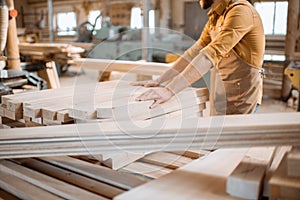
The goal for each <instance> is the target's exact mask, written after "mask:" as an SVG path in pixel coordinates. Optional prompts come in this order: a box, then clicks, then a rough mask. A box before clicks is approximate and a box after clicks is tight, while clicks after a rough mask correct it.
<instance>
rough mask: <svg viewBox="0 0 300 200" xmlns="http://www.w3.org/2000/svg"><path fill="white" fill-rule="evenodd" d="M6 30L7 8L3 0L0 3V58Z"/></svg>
mask: <svg viewBox="0 0 300 200" xmlns="http://www.w3.org/2000/svg"><path fill="white" fill-rule="evenodd" d="M7 29H8V8H7V5H6V1H5V0H1V1H0V51H1V52H0V56H1V55H2V52H3V51H4V49H5V46H6V41H7Z"/></svg>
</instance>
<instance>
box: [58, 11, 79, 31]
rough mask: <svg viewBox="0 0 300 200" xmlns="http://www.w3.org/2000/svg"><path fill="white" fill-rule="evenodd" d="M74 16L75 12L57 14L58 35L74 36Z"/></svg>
mask: <svg viewBox="0 0 300 200" xmlns="http://www.w3.org/2000/svg"><path fill="white" fill-rule="evenodd" d="M76 26H77V25H76V14H75V12H66V13H58V14H57V28H58V33H57V34H58V35H59V36H64V35H75V34H76V32H75V28H76Z"/></svg>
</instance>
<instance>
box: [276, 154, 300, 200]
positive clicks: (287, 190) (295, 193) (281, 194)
mask: <svg viewBox="0 0 300 200" xmlns="http://www.w3.org/2000/svg"><path fill="white" fill-rule="evenodd" d="M299 197H300V178H295V177H288V176H287V157H286V156H285V157H284V158H283V160H282V162H281V163H280V165H279V167H278V169H277V170H276V171H275V173H274V174H273V176H272V178H271V179H270V199H271V200H273V199H299Z"/></svg>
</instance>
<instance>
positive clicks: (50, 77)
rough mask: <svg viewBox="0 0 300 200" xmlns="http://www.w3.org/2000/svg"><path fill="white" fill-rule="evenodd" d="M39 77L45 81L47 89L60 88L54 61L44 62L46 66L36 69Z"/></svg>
mask: <svg viewBox="0 0 300 200" xmlns="http://www.w3.org/2000/svg"><path fill="white" fill-rule="evenodd" d="M38 75H39V77H41V78H42V79H44V80H45V81H47V84H48V89H56V88H60V82H59V78H58V74H57V70H56V66H55V62H48V63H46V68H45V69H42V70H39V71H38Z"/></svg>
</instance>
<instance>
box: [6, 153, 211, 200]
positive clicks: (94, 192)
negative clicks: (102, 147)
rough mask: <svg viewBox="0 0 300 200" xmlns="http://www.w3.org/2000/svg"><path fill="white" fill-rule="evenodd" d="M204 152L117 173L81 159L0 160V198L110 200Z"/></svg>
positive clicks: (160, 156) (155, 158) (152, 158)
mask: <svg viewBox="0 0 300 200" xmlns="http://www.w3.org/2000/svg"><path fill="white" fill-rule="evenodd" d="M207 153H209V152H205V151H200V152H191V151H188V152H175V153H169V152H157V153H154V154H151V155H149V157H147V156H146V157H145V160H143V159H140V160H138V161H136V162H133V163H131V164H129V165H128V166H125V167H123V168H122V169H120V170H118V171H116V170H112V169H109V168H107V167H103V166H101V165H100V164H99V161H98V160H91V159H86V157H82V156H78V157H68V156H60V157H58V156H55V157H43V158H26V159H10V160H0V173H1V176H0V198H3V199H41V198H42V199H44V198H48V197H49V198H50V197H51V199H52V198H54V199H112V198H114V197H115V196H117V195H119V194H121V193H123V192H126V191H128V190H131V189H133V188H135V187H137V186H139V185H142V184H144V183H147V182H148V181H150V180H153V179H156V178H158V177H161V176H163V175H165V174H167V173H171V172H173V171H174V169H175V167H176V168H177V167H180V166H182V165H183V164H185V163H186V162H190V161H192V160H195V159H197V158H199V157H201V156H203V155H205V154H207ZM166 156H168V162H169V164H170V166H171V165H172V168H169V167H168V166H162V165H163V163H168V162H166V161H165V160H164V159H165V158H166ZM154 162H156V163H154ZM150 163H151V164H150ZM28 188H30V191H28ZM50 195H51V196H50ZM8 197H9V198H8Z"/></svg>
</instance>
